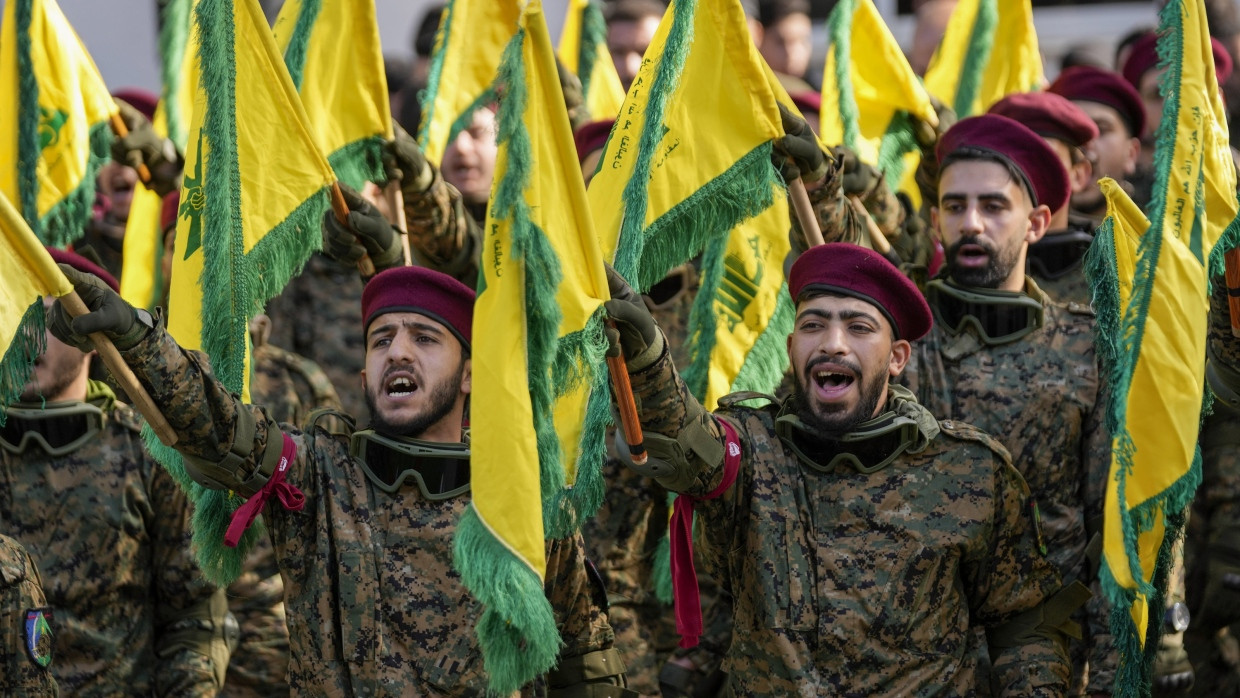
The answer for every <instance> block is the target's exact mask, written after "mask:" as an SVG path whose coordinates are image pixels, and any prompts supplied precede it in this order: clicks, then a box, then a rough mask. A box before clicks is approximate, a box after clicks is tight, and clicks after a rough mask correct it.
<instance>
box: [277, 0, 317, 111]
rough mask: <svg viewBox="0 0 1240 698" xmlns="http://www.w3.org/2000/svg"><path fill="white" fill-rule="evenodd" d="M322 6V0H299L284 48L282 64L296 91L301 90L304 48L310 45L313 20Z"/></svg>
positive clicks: (304, 58)
mask: <svg viewBox="0 0 1240 698" xmlns="http://www.w3.org/2000/svg"><path fill="white" fill-rule="evenodd" d="M322 7H323V0H301V12H299V13H298V14H297V24H295V25H294V26H293V35H292V36H290V37H289V40H288V46H287V47H286V48H285V49H284V65H285V66H287V67H288V74H289V77H291V78H293V87H296V88H297V91H298V92H300V91H301V81H302V78H303V72H304V70H305V68H306V49H307V47H309V46H310V35H311V34H313V33H314V21H315V20H317V19H318V18H319V10H321V9H322Z"/></svg>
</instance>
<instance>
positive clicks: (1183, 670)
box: [1154, 633, 1195, 696]
mask: <svg viewBox="0 0 1240 698" xmlns="http://www.w3.org/2000/svg"><path fill="white" fill-rule="evenodd" d="M1176 639H1177V640H1178V639H1182V636H1180V635H1177V636H1176ZM1169 640H1172V638H1170V637H1168V634H1167V633H1163V639H1162V640H1161V641H1160V642H1159V643H1158V654H1157V655H1156V656H1155V658H1154V695H1156V696H1169V695H1180V694H1187V693H1188V690H1189V689H1190V688H1192V687H1193V679H1194V678H1195V676H1194V674H1193V663H1192V662H1190V661H1189V660H1188V652H1185V651H1184V645H1183V643H1182V642H1178V641H1169Z"/></svg>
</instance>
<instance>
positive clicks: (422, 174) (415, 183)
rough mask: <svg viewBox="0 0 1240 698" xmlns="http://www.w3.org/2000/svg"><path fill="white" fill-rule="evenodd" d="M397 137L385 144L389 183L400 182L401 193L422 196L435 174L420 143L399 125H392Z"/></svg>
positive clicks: (385, 167)
mask: <svg viewBox="0 0 1240 698" xmlns="http://www.w3.org/2000/svg"><path fill="white" fill-rule="evenodd" d="M392 126H393V128H394V129H395V130H396V137H395V138H393V139H392V140H390V141H388V142H387V143H384V144H383V153H382V155H381V157H382V159H383V170H384V172H385V173H386V174H387V178H388V181H389V182H400V189H401V191H408V192H411V193H416V194H420V193H422V192H424V191H426V190H427V189H428V188H429V187H430V186H431V182H432V181H433V180H434V178H435V172H434V171H433V170H432V169H431V166H430V163H429V162H427V161H426V155H425V154H423V153H422V149H421V148H419V147H418V142H417V141H415V140H414V139H413V136H410V135H409V134H408V132H406V131H405V129H403V128H401V127H400V125H399V124H392Z"/></svg>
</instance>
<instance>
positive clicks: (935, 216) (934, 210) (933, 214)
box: [930, 206, 943, 242]
mask: <svg viewBox="0 0 1240 698" xmlns="http://www.w3.org/2000/svg"><path fill="white" fill-rule="evenodd" d="M930 232H931V234H932V235H933V236H934V239H935V240H938V241H939V242H942V241H943V234H942V233H941V232H939V207H938V206H931V207H930Z"/></svg>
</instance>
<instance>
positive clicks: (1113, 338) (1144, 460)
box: [1091, 0, 1240, 694]
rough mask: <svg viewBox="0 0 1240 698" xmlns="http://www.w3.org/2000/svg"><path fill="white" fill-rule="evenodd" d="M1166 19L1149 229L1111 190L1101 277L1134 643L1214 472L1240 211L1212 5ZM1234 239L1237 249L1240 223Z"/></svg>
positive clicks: (1114, 586)
mask: <svg viewBox="0 0 1240 698" xmlns="http://www.w3.org/2000/svg"><path fill="white" fill-rule="evenodd" d="M1160 20H1161V22H1160V31H1161V32H1162V37H1161V38H1160V39H1159V50H1160V53H1162V54H1164V55H1165V56H1167V58H1166V59H1165V60H1164V62H1163V63H1162V65H1164V66H1165V67H1166V73H1165V75H1164V77H1163V83H1162V85H1161V87H1162V91H1163V94H1164V95H1165V102H1164V107H1163V117H1162V122H1161V124H1160V126H1159V128H1158V132H1157V133H1156V134H1155V141H1156V151H1155V162H1156V163H1157V164H1156V169H1155V173H1154V176H1155V179H1154V186H1153V193H1152V196H1151V199H1150V205H1149V226H1148V230H1145V231H1144V232H1143V231H1142V228H1141V226H1142V223H1143V221H1142V220H1141V219H1140V218H1138V217H1137V216H1136V214H1134V213H1133V211H1134V207H1132V206H1131V203H1129V202H1127V201H1126V199H1127V197H1126V196H1125V195H1124V194H1123V193H1122V192H1121V191H1119V189H1118V187H1116V186H1114V184H1113V183H1112V184H1109V185H1108V186H1106V187H1105V188H1104V190H1103V191H1104V193H1105V194H1106V195H1107V198H1108V214H1109V217H1108V219H1107V221H1105V222H1104V225H1103V228H1102V229H1101V232H1102V233H1103V236H1102V237H1101V240H1102V242H1103V243H1104V245H1103V247H1105V242H1106V241H1107V236H1106V233H1107V232H1108V230H1107V226H1108V224H1109V225H1110V226H1112V227H1113V229H1114V230H1113V236H1112V237H1113V239H1114V245H1113V246H1114V252H1111V251H1110V250H1109V249H1108V250H1105V253H1102V254H1101V256H1102V257H1104V258H1105V257H1109V256H1111V255H1113V256H1114V269H1115V276H1116V277H1117V280H1116V283H1114V284H1113V285H1111V287H1110V288H1108V286H1107V285H1106V284H1101V283H1099V280H1098V279H1097V278H1094V279H1092V280H1091V281H1092V283H1093V284H1094V288H1095V291H1094V296H1095V306H1100V307H1101V310H1100V320H1099V330H1100V332H1101V333H1102V346H1103V349H1104V351H1103V356H1104V358H1106V359H1107V361H1108V363H1109V364H1110V368H1109V371H1110V375H1112V376H1115V377H1116V381H1115V383H1114V384H1113V385H1112V386H1111V388H1112V392H1113V395H1112V399H1111V404H1110V406H1109V414H1108V423H1109V424H1113V425H1115V432H1114V435H1113V439H1114V447H1113V449H1112V453H1113V455H1112V463H1111V474H1110V478H1109V480H1108V489H1107V498H1106V505H1105V512H1104V513H1105V529H1104V536H1103V552H1104V564H1103V566H1102V571H1101V575H1100V576H1101V580H1102V586H1103V590H1104V592H1105V593H1107V595H1108V597H1109V598H1110V599H1111V601H1112V603H1113V604H1114V605H1115V607H1116V608H1118V609H1127V610H1128V611H1129V614H1128V616H1129V617H1128V618H1123V617H1121V616H1116V617H1113V618H1112V631H1113V633H1114V634H1115V636H1116V639H1117V644H1118V645H1119V646H1120V647H1121V648H1126V647H1128V648H1137V647H1142V646H1143V645H1144V643H1145V640H1146V632H1147V629H1148V627H1149V623H1150V616H1151V609H1150V603H1151V601H1153V599H1155V598H1157V597H1156V596H1155V594H1156V589H1155V588H1154V582H1155V580H1156V579H1160V578H1163V577H1164V576H1165V574H1166V573H1167V571H1168V570H1167V565H1169V564H1170V563H1169V557H1170V554H1169V552H1170V547H1171V545H1172V544H1173V543H1174V541H1175V539H1177V538H1178V537H1179V533H1180V528H1181V527H1182V525H1183V521H1184V518H1183V515H1184V512H1185V509H1186V508H1187V506H1188V505H1189V503H1190V502H1191V501H1192V496H1193V493H1194V491H1195V490H1196V487H1197V485H1198V484H1199V483H1200V480H1201V472H1200V453H1199V451H1198V450H1197V449H1198V447H1197V433H1198V430H1199V427H1200V419H1201V408H1202V395H1203V393H1204V388H1205V379H1204V367H1205V341H1206V339H1205V338H1206V325H1207V317H1208V314H1209V297H1208V292H1207V290H1208V283H1207V279H1208V273H1209V270H1210V268H1211V267H1216V268H1221V264H1222V263H1221V254H1216V252H1221V250H1222V248H1223V247H1224V245H1218V244H1217V243H1218V242H1219V240H1220V239H1221V238H1222V237H1223V236H1224V233H1225V230H1226V229H1227V228H1228V227H1229V226H1234V225H1235V223H1234V221H1235V219H1236V213H1237V210H1238V208H1240V206H1238V204H1237V200H1236V176H1235V170H1234V167H1233V165H1232V161H1231V154H1230V148H1229V146H1228V133H1227V120H1226V115H1225V112H1224V110H1223V104H1222V101H1221V99H1220V98H1219V93H1218V85H1217V83H1216V81H1215V77H1214V61H1213V58H1212V56H1211V50H1210V36H1209V31H1208V27H1207V26H1206V13H1205V8H1204V4H1203V2H1202V0H1173V2H1170V3H1168V5H1167V6H1166V7H1165V8H1164V9H1163V11H1162V13H1161V17H1160ZM1133 219H1136V220H1133ZM1227 235H1229V236H1230V238H1231V239H1230V240H1229V241H1228V245H1226V246H1230V245H1231V244H1234V242H1235V238H1236V237H1237V236H1240V233H1237V232H1236V231H1235V230H1231V231H1229V232H1227ZM1134 240H1139V243H1138V244H1136V245H1133V244H1132V241H1134ZM1095 246H1099V245H1098V242H1097V241H1096V243H1095ZM1216 247H1217V249H1216ZM1108 308H1113V310H1112V311H1110V312H1109V313H1108V312H1106V311H1107V309H1108ZM1108 315H1110V316H1111V317H1112V318H1113V319H1110V320H1108V319H1107V316H1108ZM1158 613H1161V611H1160V610H1158ZM1159 617H1160V616H1159ZM1155 622H1157V621H1155ZM1144 667H1145V663H1144V661H1143V659H1142V656H1141V654H1140V653H1138V652H1132V653H1131V654H1127V653H1125V654H1122V655H1121V665H1120V671H1119V674H1118V675H1117V678H1116V687H1117V689H1121V690H1117V693H1120V692H1134V694H1135V692H1136V691H1138V690H1139V688H1140V687H1141V686H1142V685H1148V682H1149V677H1148V676H1145V675H1144Z"/></svg>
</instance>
